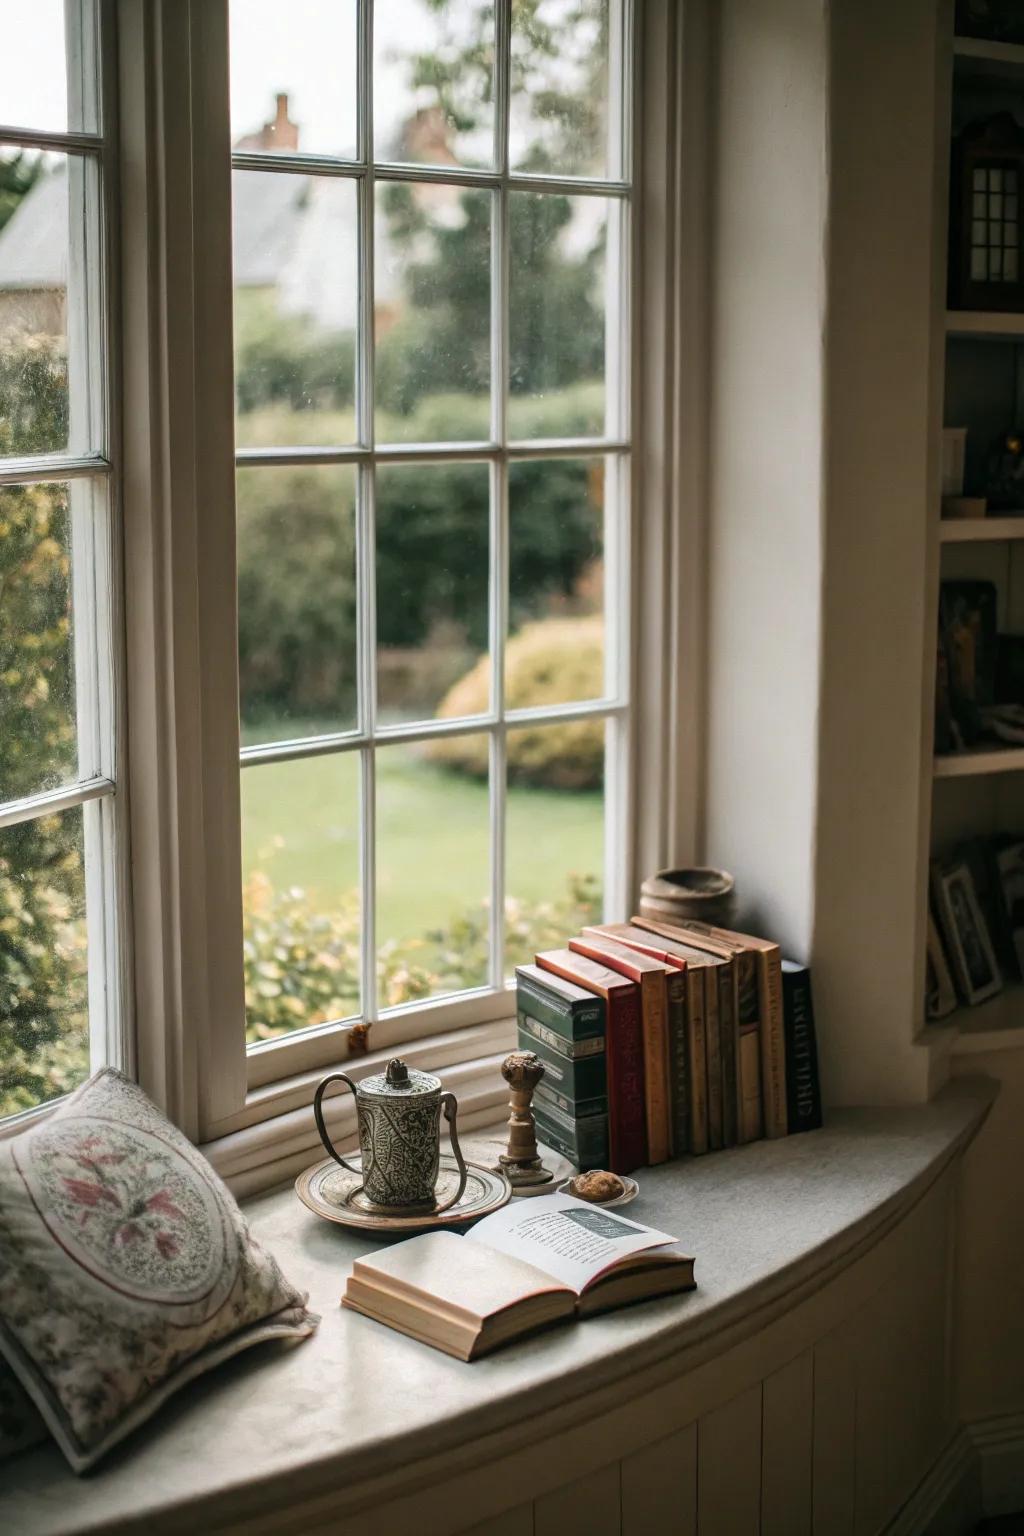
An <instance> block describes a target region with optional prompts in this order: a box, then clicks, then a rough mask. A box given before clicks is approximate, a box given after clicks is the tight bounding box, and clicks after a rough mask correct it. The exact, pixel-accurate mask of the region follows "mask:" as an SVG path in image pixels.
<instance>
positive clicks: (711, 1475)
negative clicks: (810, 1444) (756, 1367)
mask: <svg viewBox="0 0 1024 1536" xmlns="http://www.w3.org/2000/svg"><path fill="white" fill-rule="evenodd" d="M697 1500H698V1502H697V1510H698V1519H697V1525H698V1529H699V1531H700V1536H759V1532H760V1528H761V1386H760V1383H759V1384H758V1385H757V1386H754V1387H751V1388H749V1390H748V1391H746V1392H743V1393H741V1394H740V1396H739V1397H734V1398H733V1399H732V1401H731V1402H728V1403H726V1404H725V1405H724V1407H722V1408H717V1409H716V1410H715V1411H714V1412H713V1413H709V1414H706V1415H705V1416H704V1417H703V1418H702V1419H701V1420H700V1422H699V1424H698V1427H697Z"/></svg>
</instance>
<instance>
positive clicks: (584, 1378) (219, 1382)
mask: <svg viewBox="0 0 1024 1536" xmlns="http://www.w3.org/2000/svg"><path fill="white" fill-rule="evenodd" d="M995 1091H996V1090H995V1086H994V1085H993V1084H992V1083H990V1082H988V1081H987V1080H984V1079H959V1080H958V1081H957V1082H955V1083H953V1084H950V1085H949V1087H948V1088H947V1089H946V1090H944V1092H943V1093H942V1094H941V1095H940V1097H939V1098H938V1099H936V1100H935V1101H934V1102H933V1103H931V1104H927V1105H921V1106H915V1107H912V1108H906V1109H877V1110H868V1109H861V1110H838V1111H835V1112H834V1113H833V1114H832V1115H831V1116H830V1123H829V1125H828V1127H827V1128H826V1129H825V1130H823V1131H819V1132H815V1133H813V1134H812V1135H809V1136H795V1137H791V1138H789V1139H788V1140H784V1141H776V1142H759V1143H756V1144H755V1145H753V1146H750V1147H743V1148H738V1149H736V1150H734V1151H732V1152H725V1153H720V1154H718V1155H716V1156H712V1157H706V1158H701V1159H695V1160H686V1161H682V1162H678V1163H673V1164H668V1165H666V1166H665V1167H662V1168H658V1169H652V1170H648V1171H646V1172H644V1173H643V1174H642V1175H641V1186H642V1196H641V1199H640V1201H639V1202H638V1205H637V1206H636V1207H634V1209H635V1210H636V1214H637V1216H638V1217H639V1218H641V1219H643V1220H646V1221H649V1222H651V1223H652V1224H654V1225H657V1226H661V1227H663V1228H665V1229H667V1230H668V1231H672V1232H676V1233H677V1234H678V1235H679V1237H680V1239H681V1241H682V1242H683V1243H684V1245H685V1246H686V1247H687V1248H690V1249H691V1251H693V1252H694V1253H695V1254H696V1255H697V1279H698V1289H697V1290H696V1291H695V1292H693V1293H691V1294H689V1295H687V1296H685V1297H674V1298H670V1299H666V1300H664V1301H657V1302H651V1303H648V1304H646V1305H644V1306H642V1307H636V1308H632V1309H626V1310H623V1311H620V1312H613V1313H611V1314H609V1315H608V1316H605V1317H597V1318H593V1319H590V1320H588V1321H587V1322H585V1323H582V1324H577V1325H575V1326H569V1327H564V1328H560V1329H557V1330H554V1331H552V1332H551V1333H548V1334H545V1335H542V1336H539V1337H537V1338H535V1339H532V1340H527V1341H525V1342H524V1343H522V1344H519V1345H515V1346H512V1347H511V1348H509V1349H506V1350H504V1351H502V1352H500V1353H499V1354H496V1355H494V1356H493V1357H491V1358H488V1359H485V1360H482V1361H480V1362H478V1363H477V1364H475V1365H472V1366H466V1365H463V1364H462V1363H461V1362H459V1361H456V1360H452V1359H449V1358H448V1357H447V1356H445V1355H442V1354H439V1353H438V1352H436V1351H434V1350H432V1349H429V1348H427V1347H426V1346H424V1345H420V1344H416V1343H414V1342H413V1341H411V1340H410V1339H407V1338H405V1337H403V1336H402V1335H400V1334H397V1333H393V1332H391V1331H390V1330H388V1329H385V1328H382V1327H378V1326H377V1325H376V1324H372V1323H369V1322H367V1320H366V1319H364V1318H360V1317H356V1316H354V1315H353V1314H351V1313H347V1312H343V1311H342V1310H341V1308H340V1307H339V1305H338V1302H339V1296H340V1292H341V1290H342V1286H343V1284H344V1279H345V1276H346V1274H347V1272H348V1268H349V1265H350V1263H351V1261H352V1259H353V1258H354V1257H355V1256H356V1255H357V1254H358V1253H359V1252H361V1251H365V1247H366V1240H365V1239H362V1238H359V1237H357V1236H355V1235H354V1234H350V1233H348V1232H345V1231H342V1230H339V1229H337V1228H334V1227H330V1226H328V1224H326V1223H323V1222H319V1221H318V1220H317V1219H316V1218H315V1217H314V1216H312V1215H310V1214H309V1213H308V1212H306V1211H304V1210H302V1208H301V1207H300V1206H299V1205H298V1203H297V1202H296V1200H295V1198H294V1196H293V1195H292V1193H291V1191H290V1190H286V1191H280V1192H277V1193H274V1194H270V1195H267V1196H264V1197H262V1198H261V1199H258V1200H255V1201H253V1202H252V1203H251V1204H250V1206H249V1207H248V1209H247V1214H248V1216H249V1219H250V1221H251V1224H252V1227H253V1230H254V1232H255V1234H256V1235H257V1237H259V1238H260V1240H261V1241H263V1242H264V1243H266V1245H267V1246H268V1247H269V1248H270V1250H271V1251H272V1252H273V1253H275V1255H276V1256H277V1257H278V1258H279V1259H280V1261H281V1263H282V1266H283V1267H284V1269H285V1272H286V1273H287V1274H288V1275H290V1276H291V1277H292V1278H293V1279H294V1280H295V1281H296V1282H297V1283H300V1284H302V1285H308V1286H309V1289H310V1293H311V1304H312V1305H313V1306H314V1307H315V1308H316V1309H317V1310H318V1311H320V1312H321V1313H322V1314H323V1322H322V1324H321V1327H320V1330H319V1333H318V1334H317V1335H316V1336H315V1338H314V1339H313V1340H311V1341H310V1342H309V1343H308V1344H304V1345H302V1346H300V1347H298V1348H294V1349H291V1350H282V1351H279V1352H272V1351H270V1350H260V1351H253V1352H251V1353H249V1354H246V1355H244V1356H242V1357H240V1358H239V1359H238V1360H236V1361H233V1362H231V1363H230V1364H229V1365H228V1366H226V1367H225V1368H223V1369H222V1370H220V1371H218V1372H216V1373H215V1374H214V1375H213V1376H211V1377H207V1378H205V1379H204V1380H202V1381H200V1382H198V1383H196V1384H195V1386H194V1387H192V1388H190V1389H189V1390H188V1391H187V1392H186V1393H184V1394H182V1396H181V1397H179V1398H178V1399H177V1400H176V1402H175V1403H173V1404H171V1405H169V1406H168V1408H167V1409H166V1410H165V1411H164V1412H163V1413H162V1414H161V1415H160V1416H159V1418H158V1419H157V1420H156V1421H154V1423H153V1424H152V1425H151V1426H149V1427H147V1428H146V1429H145V1430H143V1431H142V1432H140V1434H139V1435H137V1436H136V1437H134V1439H133V1441H132V1442H131V1444H130V1445H129V1446H126V1447H125V1449H124V1451H122V1452H119V1453H118V1454H117V1455H116V1456H115V1457H114V1458H112V1460H111V1462H110V1463H109V1465H108V1466H107V1467H106V1468H104V1470H103V1471H102V1472H101V1473H100V1474H99V1475H98V1476H97V1477H95V1478H92V1479H89V1480H88V1481H86V1482H80V1481H76V1480H75V1479H74V1478H73V1476H72V1474H71V1473H70V1472H68V1471H67V1469H66V1468H65V1467H64V1466H63V1463H62V1462H61V1460H60V1456H59V1453H58V1452H57V1451H56V1449H54V1448H52V1447H47V1448H44V1449H40V1450H38V1451H35V1452H32V1453H31V1454H28V1455H25V1456H21V1457H18V1458H16V1459H15V1460H14V1461H12V1462H11V1463H10V1464H9V1468H7V1469H5V1488H4V1492H3V1494H0V1528H3V1529H7V1530H17V1531H18V1532H19V1533H20V1536H57V1533H60V1536H76V1533H84V1532H87V1531H88V1532H97V1531H114V1530H116V1531H118V1532H122V1533H128V1532H136V1531H137V1532H145V1533H146V1536H163V1533H167V1532H172V1531H182V1530H188V1531H195V1530H214V1529H217V1530H238V1531H241V1530H245V1531H246V1532H250V1533H255V1532H268V1531H277V1530H293V1531H297V1530H303V1531H311V1530H314V1529H316V1530H320V1529H326V1528H328V1527H329V1528H330V1529H336V1528H340V1523H339V1522H343V1521H344V1520H345V1518H346V1515H347V1514H351V1513H352V1512H353V1511H355V1510H357V1509H359V1508H367V1507H370V1505H371V1504H373V1505H379V1504H380V1503H381V1502H382V1501H385V1500H392V1499H396V1498H399V1497H401V1496H402V1495H403V1494H405V1493H407V1492H410V1491H413V1490H415V1489H417V1488H422V1487H423V1486H424V1484H425V1483H428V1482H435V1483H436V1482H439V1481H443V1480H444V1478H445V1476H446V1475H450V1474H451V1473H452V1472H453V1470H454V1469H455V1468H458V1469H460V1470H461V1471H463V1472H465V1471H466V1470H467V1469H468V1468H471V1467H473V1466H476V1465H479V1466H486V1465H489V1464H490V1462H491V1461H492V1460H493V1457H494V1456H496V1455H497V1454H499V1453H502V1454H504V1453H505V1452H509V1451H512V1450H514V1449H516V1448H517V1447H518V1446H520V1445H528V1444H534V1443H536V1442H537V1440H539V1438H540V1437H541V1436H542V1435H543V1434H545V1433H546V1432H547V1431H546V1428H545V1426H546V1425H549V1421H550V1425H554V1424H557V1425H558V1426H560V1427H561V1428H562V1429H563V1430H564V1429H566V1428H569V1427H571V1426H572V1425H574V1424H580V1425H585V1424H586V1423H587V1422H588V1421H589V1420H590V1419H591V1418H592V1417H593V1416H594V1415H595V1414H598V1413H599V1412H601V1411H603V1405H604V1403H605V1398H606V1396H609V1397H612V1398H614V1400H615V1401H616V1402H619V1403H621V1402H622V1400H623V1398H624V1397H630V1396H631V1395H633V1394H635V1393H638V1392H642V1391H646V1390H648V1388H649V1387H653V1386H655V1385H657V1383H658V1382H660V1381H662V1380H667V1379H669V1377H679V1376H681V1375H684V1374H686V1373H687V1372H689V1371H692V1370H694V1369H695V1368H696V1367H697V1366H699V1365H701V1364H702V1363H704V1362H705V1361H707V1360H717V1359H719V1357H721V1356H722V1355H724V1353H725V1352H726V1350H728V1349H730V1348H732V1347H733V1346H734V1345H737V1344H739V1343H741V1342H742V1341H743V1340H745V1339H747V1338H750V1337H751V1336H753V1335H754V1334H756V1333H758V1332H759V1331H760V1330H763V1329H765V1328H766V1327H767V1326H768V1325H769V1324H770V1323H771V1322H773V1321H774V1320H775V1319H776V1318H779V1317H781V1316H783V1315H784V1314H789V1313H791V1312H793V1311H794V1310H795V1309H796V1307H797V1306H798V1305H799V1304H800V1303H801V1302H803V1301H805V1300H807V1299H809V1298H810V1297H812V1296H815V1297H817V1295H818V1293H819V1292H822V1291H823V1290H824V1288H825V1287H826V1286H827V1285H829V1284H830V1282H832V1281H833V1280H835V1279H837V1278H838V1277H839V1276H841V1275H842V1274H843V1273H844V1271H846V1270H849V1269H852V1268H853V1266H854V1265H855V1261H857V1260H859V1259H860V1258H862V1257H863V1256H865V1255H867V1254H868V1253H869V1251H870V1250H871V1249H873V1248H874V1247H875V1245H876V1244H878V1243H879V1242H880V1241H881V1239H882V1238H883V1237H884V1236H885V1235H886V1234H887V1233H889V1232H890V1231H891V1230H892V1229H893V1228H894V1227H896V1226H897V1225H898V1224H899V1223H900V1222H902V1221H903V1219H904V1218H905V1217H906V1216H907V1215H908V1214H909V1212H910V1211H911V1210H912V1209H913V1208H914V1207H915V1206H916V1205H917V1204H918V1203H919V1202H920V1200H921V1199H922V1198H923V1196H924V1195H925V1193H926V1192H927V1190H928V1189H930V1188H931V1186H932V1185H933V1184H934V1183H935V1182H936V1180H938V1178H939V1177H940V1175H941V1174H942V1173H943V1172H944V1171H945V1170H946V1169H947V1168H948V1167H949V1165H950V1163H951V1162H952V1161H953V1160H954V1159H955V1158H956V1157H957V1156H958V1154H959V1153H960V1152H962V1150H963V1149H964V1147H965V1146H966V1145H967V1144H968V1142H969V1141H970V1140H971V1138H972V1137H973V1135H974V1134H975V1132H976V1131H977V1130H978V1128H979V1126H980V1125H981V1123H982V1122H983V1120H984V1118H985V1116H986V1114H987V1112H988V1110H989V1108H990V1106H991V1103H992V1100H993V1098H994V1094H995ZM815 1305H817V1302H816V1303H815ZM627 1384H628V1385H627ZM550 1425H549V1427H550ZM467 1437H469V1443H467ZM382 1479H384V1480H386V1482H385V1486H386V1492H383V1491H382ZM275 1512H279V1513H275ZM346 1528H347V1526H346ZM360 1528H362V1527H360Z"/></svg>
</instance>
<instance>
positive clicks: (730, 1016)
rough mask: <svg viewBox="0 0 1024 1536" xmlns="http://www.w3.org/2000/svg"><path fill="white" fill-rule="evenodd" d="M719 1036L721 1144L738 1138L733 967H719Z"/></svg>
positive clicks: (732, 1143)
mask: <svg viewBox="0 0 1024 1536" xmlns="http://www.w3.org/2000/svg"><path fill="white" fill-rule="evenodd" d="M718 1037H719V1043H720V1046H721V1051H722V1145H723V1146H725V1147H734V1146H736V1144H737V1142H738V1141H739V1063H738V1059H737V1058H738V1055H739V1039H738V1035H737V1029H736V967H735V964H734V963H733V961H731V960H730V961H729V962H728V964H727V965H720V966H719V967H718Z"/></svg>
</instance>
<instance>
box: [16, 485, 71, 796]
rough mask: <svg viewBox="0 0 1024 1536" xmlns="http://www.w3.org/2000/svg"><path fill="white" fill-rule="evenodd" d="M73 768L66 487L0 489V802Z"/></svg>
mask: <svg viewBox="0 0 1024 1536" xmlns="http://www.w3.org/2000/svg"><path fill="white" fill-rule="evenodd" d="M77 769H78V748H77V742H76V734H75V672H74V653H73V647H72V634H71V527H70V516H69V510H68V488H67V486H66V485H19V486H3V487H0V801H3V800H17V799H20V798H21V797H22V796H24V795H32V794H37V793H38V792H39V791H40V790H45V789H52V788H55V787H56V786H57V785H59V784H64V783H67V782H68V781H70V780H73V779H74V778H75V777H76V775H77Z"/></svg>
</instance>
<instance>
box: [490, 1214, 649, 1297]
mask: <svg viewBox="0 0 1024 1536" xmlns="http://www.w3.org/2000/svg"><path fill="white" fill-rule="evenodd" d="M463 1241H464V1242H467V1243H471V1242H474V1241H475V1242H480V1243H485V1244H486V1245H487V1247H488V1248H496V1249H498V1251H499V1252H500V1253H506V1254H508V1255H509V1256H510V1257H511V1258H513V1259H519V1260H520V1261H522V1262H523V1263H526V1264H532V1265H533V1267H534V1268H535V1269H541V1270H543V1271H544V1272H545V1273H546V1274H549V1275H551V1276H553V1277H554V1279H556V1280H561V1281H562V1283H563V1284H564V1285H568V1286H571V1287H572V1289H573V1290H574V1291H575V1292H576V1293H577V1295H579V1293H580V1292H581V1291H582V1290H583V1289H584V1287H585V1286H587V1285H589V1283H590V1281H591V1280H593V1279H595V1278H596V1277H597V1276H598V1275H600V1274H603V1273H604V1271H605V1270H607V1269H611V1268H613V1267H614V1266H615V1264H617V1263H618V1261H619V1260H620V1259H624V1258H626V1257H627V1255H629V1254H632V1253H642V1252H643V1251H644V1250H645V1249H647V1248H660V1247H662V1246H663V1245H664V1244H665V1243H674V1242H675V1241H676V1239H675V1238H674V1237H669V1235H668V1233H667V1232H657V1231H655V1229H654V1228H653V1227H645V1226H642V1225H641V1224H640V1223H639V1222H638V1221H627V1220H626V1218H625V1217H624V1216H620V1215H619V1214H618V1212H617V1211H602V1210H601V1209H600V1207H598V1206H595V1205H588V1203H587V1202H586V1201H585V1200H574V1199H573V1198H572V1196H571V1195H539V1196H531V1197H530V1198H529V1199H525V1200H524V1199H520V1200H512V1201H511V1202H510V1203H509V1204H508V1205H506V1206H503V1207H502V1209H501V1210H500V1211H495V1212H494V1214H493V1216H485V1217H484V1219H483V1220H482V1221H478V1222H477V1224H476V1226H475V1227H472V1228H471V1229H470V1231H469V1232H467V1233H466V1236H465V1238H464V1239H463Z"/></svg>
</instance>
